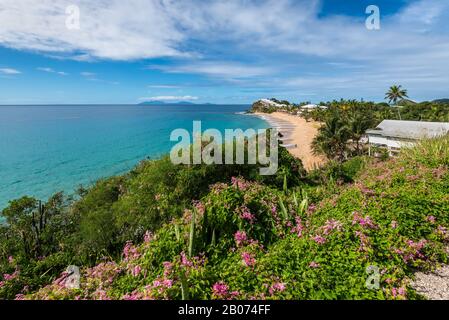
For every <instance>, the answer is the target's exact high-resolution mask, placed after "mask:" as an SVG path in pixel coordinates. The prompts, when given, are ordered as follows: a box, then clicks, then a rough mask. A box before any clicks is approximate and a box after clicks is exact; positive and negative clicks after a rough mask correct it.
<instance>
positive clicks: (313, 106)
mask: <svg viewBox="0 0 449 320" xmlns="http://www.w3.org/2000/svg"><path fill="white" fill-rule="evenodd" d="M300 108H301V109H303V110H313V109H316V108H320V109H327V107H326V106H319V105H317V104H306V105H304V106H301V107H300Z"/></svg>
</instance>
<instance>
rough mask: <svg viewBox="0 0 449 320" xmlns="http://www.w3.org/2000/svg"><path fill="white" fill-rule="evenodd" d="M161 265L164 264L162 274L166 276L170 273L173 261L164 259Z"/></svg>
mask: <svg viewBox="0 0 449 320" xmlns="http://www.w3.org/2000/svg"><path fill="white" fill-rule="evenodd" d="M162 265H163V266H164V275H165V276H168V275H169V274H171V272H172V270H173V263H171V262H168V261H165V262H164V263H162Z"/></svg>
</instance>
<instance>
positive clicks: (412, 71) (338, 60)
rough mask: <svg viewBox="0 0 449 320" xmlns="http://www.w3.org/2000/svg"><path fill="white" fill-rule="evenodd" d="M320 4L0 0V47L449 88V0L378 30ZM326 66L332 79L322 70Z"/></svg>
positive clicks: (388, 19) (213, 72)
mask: <svg viewBox="0 0 449 320" xmlns="http://www.w3.org/2000/svg"><path fill="white" fill-rule="evenodd" d="M74 3H75V4H78V5H79V7H80V18H81V19H80V30H68V29H67V28H66V27H65V20H66V14H65V8H66V6H67V5H68V4H74ZM321 4H322V1H320V0H296V1H294V0H263V1H262V0H261V1H252V0H229V1H220V0H211V1H207V2H206V1H202V0H183V1H178V0H159V1H152V0H146V1H145V0H130V1H122V0H110V1H106V0H98V1H88V0H70V1H69V0H60V1H58V2H55V1H52V0H42V1H39V2H37V1H34V0H21V1H17V0H1V4H0V21H1V22H0V23H1V28H0V45H3V46H8V47H11V48H15V49H19V50H33V51H38V52H44V53H45V54H47V55H49V56H53V57H59V58H61V57H70V58H72V59H76V60H79V61H88V60H92V59H112V60H132V59H146V58H155V57H172V58H173V57H175V58H176V60H175V61H173V60H170V62H169V63H168V64H167V63H165V64H164V65H162V66H152V67H151V68H153V69H158V70H161V71H163V72H167V73H188V74H200V75H204V76H207V77H209V78H213V79H214V80H215V79H225V80H226V81H228V82H229V81H232V82H233V83H235V84H236V85H242V84H243V83H248V81H254V80H255V79H256V78H257V79H259V78H264V79H265V80H266V81H268V80H269V79H272V78H273V77H274V76H280V77H281V76H282V77H284V78H285V79H287V81H286V82H287V84H286V83H282V80H281V81H279V83H278V85H279V86H288V87H292V86H293V84H295V83H296V85H298V86H306V84H305V83H304V81H306V80H307V79H308V80H309V81H310V83H315V84H316V86H319V77H313V76H307V75H306V73H305V71H303V70H302V69H301V67H302V66H303V65H304V69H307V67H308V66H312V67H315V68H316V69H318V70H317V71H316V72H318V73H321V74H323V73H324V75H321V78H323V79H324V80H326V81H329V82H326V83H330V84H331V85H332V83H334V82H333V81H335V82H336V85H340V86H343V85H345V86H352V88H353V89H357V88H360V86H358V85H357V83H356V81H354V80H353V79H359V80H360V81H363V79H369V81H371V82H370V83H367V84H366V85H367V86H369V87H377V86H380V85H384V83H385V82H387V81H394V82H397V81H399V80H402V79H404V80H405V81H409V82H410V83H412V85H413V81H416V83H418V82H419V81H422V84H423V87H422V89H423V90H424V89H426V88H427V89H428V90H431V89H432V88H433V87H438V88H439V89H441V88H447V87H449V78H447V74H449V64H448V63H447V61H449V32H448V30H449V29H448V28H447V25H446V24H447V22H446V21H448V20H449V2H448V1H441V0H416V1H406V4H405V7H404V8H403V9H402V10H401V11H400V12H398V13H397V14H395V15H392V16H384V15H382V20H381V30H379V31H369V30H367V29H366V28H365V21H364V18H365V13H364V11H361V12H360V16H359V17H350V16H342V15H340V16H325V17H323V16H321V15H320V10H321ZM381 12H383V11H382V7H381ZM243 61H246V62H243ZM308 61H310V63H309V65H307V64H308ZM354 65H360V66H364V68H354V67H351V66H354ZM326 68H329V70H330V71H333V72H335V73H338V77H336V76H331V75H327V74H326V71H327V69H326ZM336 68H338V70H335V69H336ZM362 69H363V70H362ZM362 71H363V73H360V72H362ZM418 75H419V76H418ZM83 76H84V77H86V79H89V80H94V79H95V78H96V76H95V75H91V76H88V75H83ZM337 78H338V79H339V80H337ZM289 79H293V80H295V79H296V80H298V79H299V80H298V81H293V80H291V81H290V80H289ZM351 79H352V80H351ZM419 79H421V80H419ZM315 81H316V82H315ZM437 81H439V82H438V83H437ZM273 82H274V81H273ZM364 83H366V82H364ZM404 85H405V84H404ZM154 88H156V87H154ZM159 89H163V88H162V87H159ZM167 89H168V88H167ZM361 94H362V93H361Z"/></svg>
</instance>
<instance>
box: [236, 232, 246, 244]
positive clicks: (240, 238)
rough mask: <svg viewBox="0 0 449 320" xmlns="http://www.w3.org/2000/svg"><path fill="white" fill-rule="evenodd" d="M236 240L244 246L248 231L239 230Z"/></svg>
mask: <svg viewBox="0 0 449 320" xmlns="http://www.w3.org/2000/svg"><path fill="white" fill-rule="evenodd" d="M234 239H235V242H236V243H237V246H239V247H240V246H242V245H243V244H244V243H245V242H246V241H247V240H248V238H247V236H246V232H245V231H237V232H236V233H235V235H234Z"/></svg>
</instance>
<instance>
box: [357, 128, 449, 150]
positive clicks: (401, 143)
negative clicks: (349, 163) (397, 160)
mask: <svg viewBox="0 0 449 320" xmlns="http://www.w3.org/2000/svg"><path fill="white" fill-rule="evenodd" d="M366 134H367V137H368V143H369V147H370V154H371V147H372V146H376V147H384V148H387V149H388V151H389V153H390V155H392V154H394V153H396V152H397V151H398V150H399V149H401V148H402V147H406V146H412V145H413V144H414V143H416V142H417V141H419V140H421V139H426V138H436V137H439V136H443V135H446V134H449V123H448V122H425V121H402V120H384V121H382V123H381V124H379V125H378V126H377V127H376V128H375V129H371V130H367V131H366Z"/></svg>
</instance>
